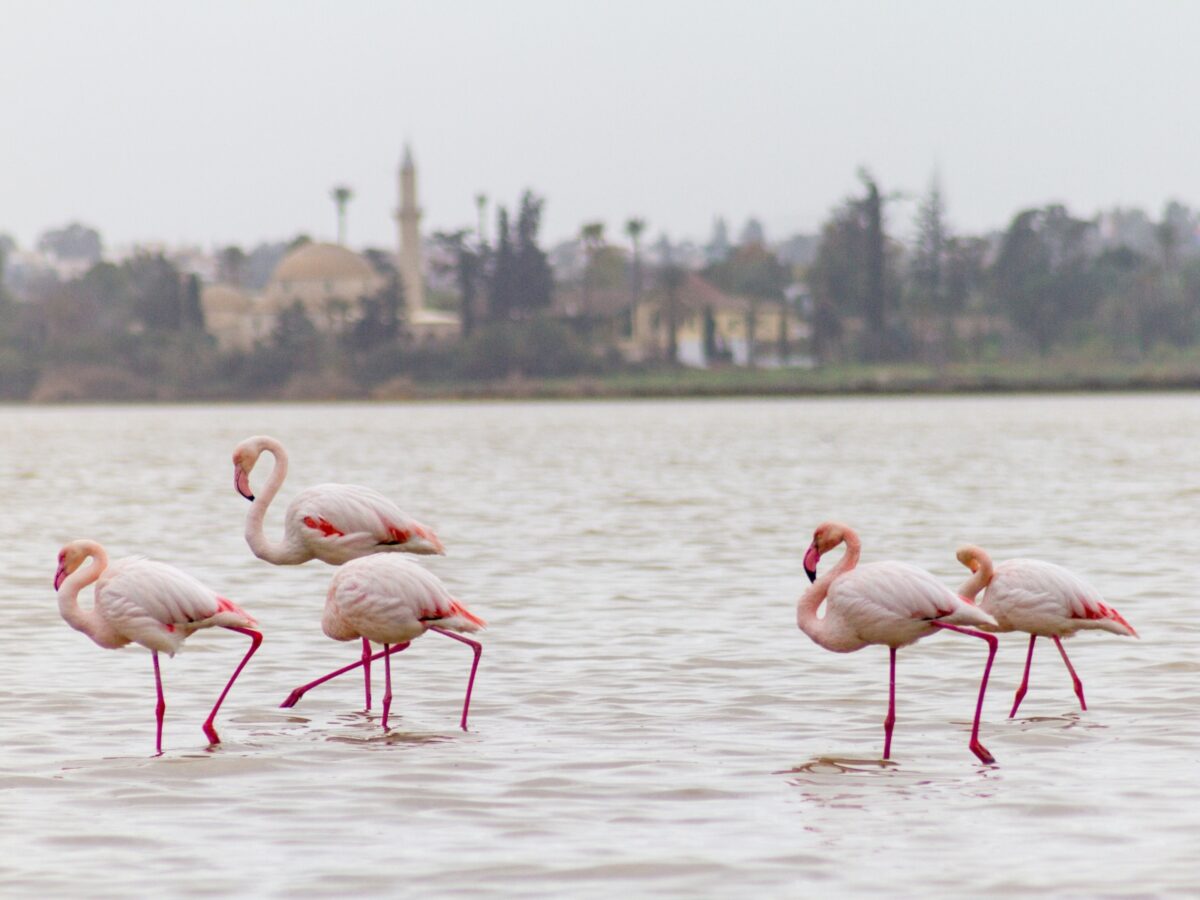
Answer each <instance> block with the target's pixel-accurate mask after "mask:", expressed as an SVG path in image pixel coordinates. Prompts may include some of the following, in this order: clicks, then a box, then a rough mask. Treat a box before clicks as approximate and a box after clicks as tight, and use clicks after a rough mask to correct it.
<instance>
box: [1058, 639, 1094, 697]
mask: <svg viewBox="0 0 1200 900" xmlns="http://www.w3.org/2000/svg"><path fill="white" fill-rule="evenodd" d="M1054 645H1055V646H1056V647H1058V652H1059V653H1061V654H1062V658H1063V662H1065V663H1066V664H1067V671H1068V672H1070V673H1071V681H1072V683H1073V684H1074V685H1075V696H1076V697H1078V698H1079V708H1080V709H1082V710H1083V711H1084V712H1087V703H1085V702H1084V699H1083V682H1082V681H1080V680H1079V676H1078V675H1076V674H1075V667H1074V666H1073V665H1071V661H1070V660H1069V659H1067V651H1066V650H1064V649H1063V645H1062V641H1060V640H1059V639H1058V635H1057V634H1056V635H1054Z"/></svg>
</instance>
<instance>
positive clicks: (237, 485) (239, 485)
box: [233, 464, 254, 501]
mask: <svg viewBox="0 0 1200 900" xmlns="http://www.w3.org/2000/svg"><path fill="white" fill-rule="evenodd" d="M233 489H234V490H235V491H237V492H238V493H239V494H241V495H242V496H243V497H245V498H246V499H247V500H250V501H253V500H254V491H252V490H250V476H249V475H248V474H246V471H245V469H243V468H242V467H241V466H239V465H236V464H235V465H234V467H233Z"/></svg>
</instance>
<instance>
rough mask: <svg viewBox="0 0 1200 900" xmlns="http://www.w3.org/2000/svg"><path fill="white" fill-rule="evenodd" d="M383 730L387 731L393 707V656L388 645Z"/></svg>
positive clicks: (385, 652) (384, 664) (386, 649)
mask: <svg viewBox="0 0 1200 900" xmlns="http://www.w3.org/2000/svg"><path fill="white" fill-rule="evenodd" d="M383 681H384V684H385V685H386V687H385V688H384V690H383V730H384V731H387V717H388V710H389V709H391V708H392V657H391V655H390V654H389V653H388V645H387V644H384V645H383Z"/></svg>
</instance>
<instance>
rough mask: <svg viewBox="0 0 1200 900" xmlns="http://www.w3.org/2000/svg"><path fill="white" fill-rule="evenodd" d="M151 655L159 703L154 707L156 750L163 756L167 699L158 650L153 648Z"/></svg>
mask: <svg viewBox="0 0 1200 900" xmlns="http://www.w3.org/2000/svg"><path fill="white" fill-rule="evenodd" d="M150 655H151V656H152V657H153V658H154V687H155V688H156V689H157V690H158V704H157V705H156V706H155V707H154V716H155V718H156V719H157V720H158V734H157V736H156V737H155V739H154V750H155V752H156V753H157V754H158V755H159V756H162V726H163V716H164V715H166V712H167V701H166V699H165V698H164V697H163V689H162V675H161V674H160V673H159V671H158V651H157V650H151V651H150Z"/></svg>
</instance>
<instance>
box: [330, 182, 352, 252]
mask: <svg viewBox="0 0 1200 900" xmlns="http://www.w3.org/2000/svg"><path fill="white" fill-rule="evenodd" d="M329 196H330V197H332V198H333V202H334V205H336V206H337V217H338V231H337V234H338V238H337V239H338V243H339V244H344V243H346V205H347V204H348V203H349V202H350V200H351V199H352V198H353V197H354V191H352V190H351V189H350V188H348V187H347V186H346V185H344V184H339V185H337V186H336V187H335V188H334V189H333V190H332V191H330V192H329Z"/></svg>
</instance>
